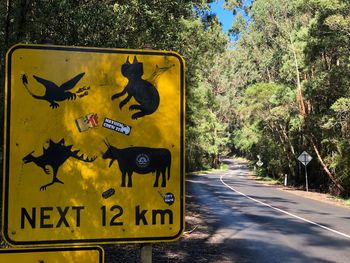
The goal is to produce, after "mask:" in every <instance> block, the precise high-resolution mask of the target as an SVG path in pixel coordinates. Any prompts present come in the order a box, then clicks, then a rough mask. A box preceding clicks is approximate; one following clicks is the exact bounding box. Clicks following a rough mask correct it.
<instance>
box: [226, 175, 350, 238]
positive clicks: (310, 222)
mask: <svg viewBox="0 0 350 263" xmlns="http://www.w3.org/2000/svg"><path fill="white" fill-rule="evenodd" d="M223 177H224V175H221V176H220V181H221V183H223V184H224V185H225V186H226V187H228V188H230V189H231V190H232V191H234V192H236V193H237V194H240V195H242V196H244V197H246V198H248V199H250V200H252V201H254V202H256V203H259V204H261V205H263V206H267V207H269V208H271V209H274V210H276V211H278V212H281V213H283V214H286V215H289V216H291V217H294V218H296V219H299V220H301V221H304V222H307V223H309V224H312V225H315V226H318V227H320V228H322V229H325V230H328V231H330V232H332V233H335V234H338V235H341V236H343V237H346V238H349V239H350V235H347V234H345V233H342V232H339V231H337V230H334V229H332V228H329V227H326V226H323V225H320V224H318V223H316V222H313V221H310V220H308V219H305V218H303V217H300V216H297V215H294V214H292V213H289V212H287V211H284V210H282V209H280V208H277V207H274V206H272V205H269V204H267V203H264V202H262V201H259V200H257V199H255V198H253V197H250V196H248V195H246V194H243V193H242V192H240V191H238V190H236V189H235V188H233V187H232V186H229V185H228V184H226V183H225V182H224V180H223Z"/></svg>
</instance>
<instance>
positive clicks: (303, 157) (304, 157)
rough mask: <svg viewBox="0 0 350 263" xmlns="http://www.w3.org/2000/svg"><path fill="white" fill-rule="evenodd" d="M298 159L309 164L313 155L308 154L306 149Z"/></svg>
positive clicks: (304, 163)
mask: <svg viewBox="0 0 350 263" xmlns="http://www.w3.org/2000/svg"><path fill="white" fill-rule="evenodd" d="M298 160H299V161H300V162H301V163H302V164H303V165H305V166H306V165H307V164H308V163H309V162H310V161H311V160H312V157H311V155H310V154H308V153H307V152H306V151H303V152H302V153H301V154H300V155H299V157H298Z"/></svg>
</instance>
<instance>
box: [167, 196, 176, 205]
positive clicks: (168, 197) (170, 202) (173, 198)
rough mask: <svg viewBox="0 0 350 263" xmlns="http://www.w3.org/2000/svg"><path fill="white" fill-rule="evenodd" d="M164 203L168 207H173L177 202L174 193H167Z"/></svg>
mask: <svg viewBox="0 0 350 263" xmlns="http://www.w3.org/2000/svg"><path fill="white" fill-rule="evenodd" d="M164 202H165V203H167V204H168V205H172V204H173V203H174V202H175V196H174V195H173V194H172V193H166V194H165V195H164Z"/></svg>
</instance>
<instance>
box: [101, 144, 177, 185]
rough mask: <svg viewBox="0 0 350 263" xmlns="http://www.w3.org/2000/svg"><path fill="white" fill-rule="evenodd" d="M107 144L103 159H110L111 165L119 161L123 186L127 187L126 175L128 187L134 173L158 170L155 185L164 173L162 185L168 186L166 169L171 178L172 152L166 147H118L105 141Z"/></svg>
mask: <svg viewBox="0 0 350 263" xmlns="http://www.w3.org/2000/svg"><path fill="white" fill-rule="evenodd" d="M105 144H106V146H107V150H106V152H105V153H104V154H103V156H102V158H103V159H110V162H109V167H111V166H112V164H113V162H114V161H118V164H119V170H120V171H121V173H122V183H121V187H126V175H128V187H132V174H133V173H134V172H135V173H138V174H148V173H153V172H156V179H155V181H154V184H153V187H158V183H159V177H160V174H162V184H161V187H166V171H167V170H168V180H170V167H171V153H170V151H169V150H168V149H165V148H148V147H128V148H123V149H118V148H117V147H114V146H113V145H110V144H109V143H108V142H107V141H105Z"/></svg>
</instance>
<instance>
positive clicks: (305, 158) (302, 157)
mask: <svg viewBox="0 0 350 263" xmlns="http://www.w3.org/2000/svg"><path fill="white" fill-rule="evenodd" d="M298 160H299V161H300V162H301V163H302V164H303V165H304V166H305V186H306V191H307V192H308V191H309V184H308V179H307V165H308V163H309V162H310V161H311V160H312V157H311V155H310V154H308V153H307V152H306V151H303V152H302V153H301V154H300V155H299V157H298Z"/></svg>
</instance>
